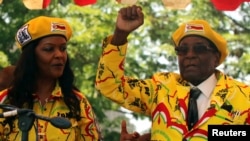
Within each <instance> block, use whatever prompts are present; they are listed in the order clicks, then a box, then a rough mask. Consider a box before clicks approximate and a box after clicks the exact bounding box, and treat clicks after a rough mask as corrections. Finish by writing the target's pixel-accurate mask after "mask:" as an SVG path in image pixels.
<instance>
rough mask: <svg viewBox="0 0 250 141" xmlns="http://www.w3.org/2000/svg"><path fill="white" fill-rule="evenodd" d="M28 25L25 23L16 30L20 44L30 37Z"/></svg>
mask: <svg viewBox="0 0 250 141" xmlns="http://www.w3.org/2000/svg"><path fill="white" fill-rule="evenodd" d="M28 26H29V25H25V26H23V27H22V28H20V29H19V30H18V31H17V40H18V42H19V43H20V44H21V45H23V44H24V43H26V42H28V41H30V40H31V39H32V38H31V36H30V34H29V32H28Z"/></svg>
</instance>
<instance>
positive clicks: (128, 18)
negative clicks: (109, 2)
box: [116, 5, 144, 33]
mask: <svg viewBox="0 0 250 141" xmlns="http://www.w3.org/2000/svg"><path fill="white" fill-rule="evenodd" d="M143 23H144V15H143V13H142V9H141V7H139V6H136V5H133V6H129V7H125V8H122V9H120V11H119V14H118V17H117V21H116V28H117V29H118V30H120V31H124V32H127V33H130V32H132V31H133V30H135V29H136V28H138V27H139V26H141V25H142V24H143Z"/></svg>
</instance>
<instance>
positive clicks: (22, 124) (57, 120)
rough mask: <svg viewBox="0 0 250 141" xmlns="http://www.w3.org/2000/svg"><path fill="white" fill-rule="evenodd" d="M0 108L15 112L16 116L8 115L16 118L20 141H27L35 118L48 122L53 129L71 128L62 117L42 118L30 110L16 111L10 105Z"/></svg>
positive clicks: (69, 123)
mask: <svg viewBox="0 0 250 141" xmlns="http://www.w3.org/2000/svg"><path fill="white" fill-rule="evenodd" d="M0 108H2V109H5V110H11V111H13V110H17V111H16V114H10V115H9V116H16V115H17V117H18V128H19V129H20V130H21V132H22V139H21V141H28V138H29V131H30V129H31V127H32V125H33V124H34V121H35V118H37V119H41V120H45V121H49V122H50V123H51V124H52V125H53V126H54V127H57V128H61V129H67V128H70V127H71V122H70V121H69V120H68V119H66V118H63V117H52V118H49V117H44V116H41V115H37V114H35V112H34V111H33V110H31V109H18V108H17V107H14V106H11V105H5V104H0Z"/></svg>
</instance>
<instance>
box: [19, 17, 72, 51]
mask: <svg viewBox="0 0 250 141" xmlns="http://www.w3.org/2000/svg"><path fill="white" fill-rule="evenodd" d="M49 35H62V36H64V37H65V38H66V39H67V40H69V39H70V37H71V35H72V30H71V27H70V25H69V24H68V22H67V21H65V20H64V19H61V18H56V17H46V16H39V17H36V18H33V19H31V20H30V21H28V22H27V23H26V24H24V25H23V26H22V27H21V28H20V29H19V30H18V31H17V34H16V37H15V39H16V42H17V46H18V47H20V48H22V47H23V46H24V45H26V44H28V43H29V42H31V41H33V40H36V39H38V38H41V37H45V36H49Z"/></svg>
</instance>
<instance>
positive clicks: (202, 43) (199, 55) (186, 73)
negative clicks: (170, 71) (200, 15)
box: [175, 36, 220, 85]
mask: <svg viewBox="0 0 250 141" xmlns="http://www.w3.org/2000/svg"><path fill="white" fill-rule="evenodd" d="M175 50H176V53H177V56H178V63H179V69H180V74H181V76H182V77H183V78H184V79H185V80H187V81H189V82H191V83H192V84H193V85H198V84H200V83H201V82H202V81H204V80H205V79H207V78H208V77H209V76H210V75H211V74H212V73H214V70H215V68H216V67H217V66H218V64H219V60H220V54H219V52H217V51H216V49H214V48H212V47H211V45H210V44H209V41H208V40H207V39H205V38H203V37H199V36H187V37H184V38H183V39H182V40H181V42H180V44H179V46H177V47H176V48H175Z"/></svg>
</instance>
